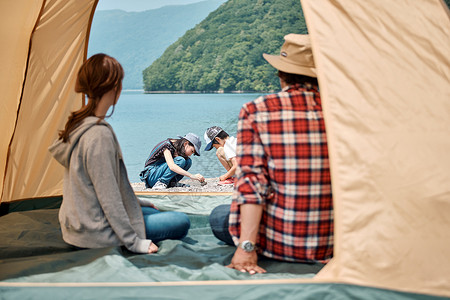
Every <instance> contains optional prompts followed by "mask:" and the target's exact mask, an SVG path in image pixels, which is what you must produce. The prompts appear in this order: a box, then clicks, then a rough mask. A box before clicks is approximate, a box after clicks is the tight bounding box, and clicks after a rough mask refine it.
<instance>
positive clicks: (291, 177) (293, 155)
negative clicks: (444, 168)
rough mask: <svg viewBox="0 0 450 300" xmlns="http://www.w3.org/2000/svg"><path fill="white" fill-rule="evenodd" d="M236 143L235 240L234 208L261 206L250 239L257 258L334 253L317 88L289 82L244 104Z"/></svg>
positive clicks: (324, 257)
mask: <svg viewBox="0 0 450 300" xmlns="http://www.w3.org/2000/svg"><path fill="white" fill-rule="evenodd" d="M237 140H238V142H237V149H236V150H237V151H236V152H237V157H236V158H237V165H238V169H237V172H236V177H237V182H236V185H235V191H234V194H233V201H232V204H231V213H230V219H229V221H230V226H229V230H230V233H231V235H232V237H233V240H234V242H235V243H236V244H237V242H238V240H239V233H240V214H239V205H240V204H261V205H263V206H264V209H263V216H262V219H261V223H260V230H259V240H258V241H257V244H258V246H259V251H260V252H261V253H262V254H263V255H265V256H267V257H271V258H275V259H280V260H285V261H303V262H313V261H319V262H327V261H328V260H329V259H330V258H331V257H332V256H333V202H332V195H331V180H330V169H329V162H328V147H327V138H326V133H325V124H324V120H323V115H322V106H321V101H320V95H319V92H318V90H317V88H316V87H313V86H311V85H308V86H305V85H300V84H296V85H293V86H291V87H288V88H285V89H283V91H281V92H279V93H277V94H272V95H267V96H264V97H259V98H258V99H256V100H254V101H253V102H249V103H247V104H245V105H244V106H243V107H242V109H241V112H240V115H239V123H238V133H237Z"/></svg>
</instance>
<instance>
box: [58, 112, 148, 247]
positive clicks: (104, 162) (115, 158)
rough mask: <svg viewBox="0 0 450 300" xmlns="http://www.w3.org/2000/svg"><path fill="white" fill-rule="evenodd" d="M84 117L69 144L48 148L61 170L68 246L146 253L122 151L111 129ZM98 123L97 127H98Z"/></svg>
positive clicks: (63, 228) (139, 213) (63, 226)
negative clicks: (125, 249)
mask: <svg viewBox="0 0 450 300" xmlns="http://www.w3.org/2000/svg"><path fill="white" fill-rule="evenodd" d="M98 121H99V118H97V117H87V118H86V119H84V120H83V122H82V123H81V125H79V126H78V127H77V128H76V129H75V130H74V131H73V132H72V133H71V134H70V138H69V142H67V143H63V142H62V140H56V141H55V142H54V144H53V145H52V146H51V147H50V148H49V151H50V153H51V154H52V155H53V157H54V158H55V159H56V160H57V161H58V162H59V163H60V164H61V165H63V166H64V168H65V171H64V188H63V202H62V204H61V208H60V210H59V222H60V224H61V231H62V235H63V239H64V241H65V242H66V243H68V244H71V245H74V246H77V247H82V248H100V247H110V246H118V245H124V246H125V247H127V249H128V250H130V251H132V252H136V253H148V248H149V246H150V243H151V240H147V239H145V225H144V219H143V216H142V210H141V206H140V204H139V202H138V199H137V198H136V196H135V194H134V191H133V188H132V187H131V185H130V182H129V180H128V175H127V171H126V169H125V165H124V163H123V160H122V152H121V150H120V147H119V143H118V141H117V138H116V136H115V134H114V131H113V130H112V128H111V126H110V125H109V124H108V123H107V122H105V121H103V120H102V121H100V122H99V123H98ZM97 123H98V124H97Z"/></svg>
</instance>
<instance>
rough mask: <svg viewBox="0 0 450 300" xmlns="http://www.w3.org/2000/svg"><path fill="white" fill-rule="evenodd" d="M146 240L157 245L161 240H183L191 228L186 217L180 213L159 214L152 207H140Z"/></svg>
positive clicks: (159, 212)
mask: <svg viewBox="0 0 450 300" xmlns="http://www.w3.org/2000/svg"><path fill="white" fill-rule="evenodd" d="M142 213H143V215H144V223H145V233H146V236H147V239H149V240H152V242H153V243H157V242H159V241H162V240H167V239H171V240H179V239H182V238H184V237H185V236H186V235H187V233H188V231H189V227H190V226H191V221H190V220H189V218H188V216H187V215H186V214H184V213H182V212H176V211H165V212H161V211H159V210H157V209H154V208H153V207H142Z"/></svg>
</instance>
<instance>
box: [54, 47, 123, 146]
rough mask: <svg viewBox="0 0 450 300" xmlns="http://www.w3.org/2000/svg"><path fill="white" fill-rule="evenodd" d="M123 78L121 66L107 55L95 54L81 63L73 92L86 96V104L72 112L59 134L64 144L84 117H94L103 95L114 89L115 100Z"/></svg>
mask: <svg viewBox="0 0 450 300" xmlns="http://www.w3.org/2000/svg"><path fill="white" fill-rule="evenodd" d="M123 77H124V71H123V68H122V66H121V65H120V63H119V62H118V61H117V60H116V59H115V58H113V57H111V56H109V55H106V54H103V53H99V54H95V55H93V56H91V57H90V58H89V59H88V60H86V61H85V62H84V63H83V65H82V66H81V67H80V70H79V71H78V76H77V81H76V84H75V92H77V93H83V94H84V95H87V97H88V103H87V105H84V106H83V107H82V108H81V109H79V110H77V111H74V112H72V114H71V115H70V116H69V119H68V120H67V123H66V126H65V128H64V130H61V131H60V132H59V138H60V139H62V141H63V142H64V143H66V142H67V141H68V140H69V135H70V133H71V132H72V131H73V130H74V129H75V128H76V127H77V126H78V125H79V124H80V123H81V121H83V120H84V119H85V118H86V117H89V116H94V115H95V109H96V108H97V105H98V102H99V101H100V99H101V98H102V97H103V95H104V94H106V93H107V92H109V91H111V90H112V89H115V90H116V98H117V95H118V93H120V91H121V90H122V80H123ZM113 112H114V106H113ZM111 114H112V113H111Z"/></svg>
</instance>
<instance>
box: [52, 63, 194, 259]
mask: <svg viewBox="0 0 450 300" xmlns="http://www.w3.org/2000/svg"><path fill="white" fill-rule="evenodd" d="M123 77H124V71H123V68H122V66H121V65H120V63H119V62H118V61H117V60H116V59H114V58H113V57H111V56H108V55H106V54H96V55H93V56H92V57H91V58H89V59H88V60H87V61H86V62H85V63H84V64H83V65H82V66H81V68H80V70H79V72H78V77H77V81H76V85H75V91H76V92H78V93H83V94H85V95H86V96H87V97H88V103H87V105H85V106H84V107H82V108H81V109H79V110H77V111H75V112H73V113H72V114H71V115H70V117H69V119H68V121H67V123H66V126H65V128H64V130H62V131H61V132H60V133H59V138H58V139H57V140H56V141H55V143H54V144H53V145H52V146H51V147H50V148H49V150H50V152H51V153H52V155H53V156H54V158H55V159H56V160H57V161H58V162H59V163H60V164H62V165H63V166H64V167H65V173H64V189H63V202H62V204H61V208H60V211H59V221H60V224H61V231H62V235H63V239H64V241H65V242H67V243H68V244H70V245H73V246H76V247H80V248H100V247H110V246H119V245H123V246H125V247H126V248H127V249H128V250H130V251H132V252H136V253H153V252H156V251H157V250H158V246H157V245H155V243H156V242H158V241H161V240H164V239H181V238H183V237H184V236H186V234H187V232H188V230H189V227H190V222H189V218H188V217H187V216H186V215H185V214H183V213H179V212H160V211H158V210H157V209H156V208H154V207H152V205H151V204H149V203H147V206H144V204H143V207H141V204H140V203H139V200H138V199H137V197H136V196H135V194H134V191H133V189H132V187H131V185H130V182H129V180H128V175H127V171H126V168H125V164H124V162H123V159H122V153H121V150H120V146H119V143H118V141H117V138H116V136H115V134H114V131H113V129H112V127H111V125H109V124H108V123H107V122H106V121H105V120H104V119H105V117H106V114H107V112H108V110H109V109H110V108H111V107H113V108H112V111H114V106H115V105H116V103H117V101H118V99H119V96H120V93H121V91H122V80H123ZM111 114H112V113H111Z"/></svg>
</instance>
